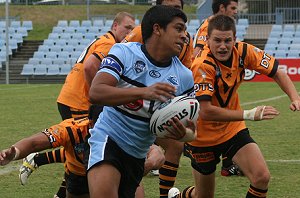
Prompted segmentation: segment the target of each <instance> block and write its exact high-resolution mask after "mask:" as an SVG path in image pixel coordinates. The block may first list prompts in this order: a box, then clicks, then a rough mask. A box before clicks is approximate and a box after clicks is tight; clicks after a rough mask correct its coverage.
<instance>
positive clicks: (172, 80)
mask: <svg viewBox="0 0 300 198" xmlns="http://www.w3.org/2000/svg"><path fill="white" fill-rule="evenodd" d="M167 81H169V83H171V85H174V86H178V85H179V82H178V79H177V77H176V76H169V77H168V78H167Z"/></svg>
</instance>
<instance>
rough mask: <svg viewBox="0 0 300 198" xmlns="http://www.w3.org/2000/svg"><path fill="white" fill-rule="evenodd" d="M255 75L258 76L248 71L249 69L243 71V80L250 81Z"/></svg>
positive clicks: (252, 71) (255, 72)
mask: <svg viewBox="0 0 300 198" xmlns="http://www.w3.org/2000/svg"><path fill="white" fill-rule="evenodd" d="M256 74H258V72H257V71H254V70H250V69H245V76H244V80H252V79H253V78H254V77H255V75H256Z"/></svg>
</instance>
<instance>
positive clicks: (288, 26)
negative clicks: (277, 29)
mask: <svg viewBox="0 0 300 198" xmlns="http://www.w3.org/2000/svg"><path fill="white" fill-rule="evenodd" d="M283 31H284V32H295V26H294V25H293V24H286V25H284V27H283Z"/></svg>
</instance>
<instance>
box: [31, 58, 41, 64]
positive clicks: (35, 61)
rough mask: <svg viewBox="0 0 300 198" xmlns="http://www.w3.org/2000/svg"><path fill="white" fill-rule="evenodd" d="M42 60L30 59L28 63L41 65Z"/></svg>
mask: <svg viewBox="0 0 300 198" xmlns="http://www.w3.org/2000/svg"><path fill="white" fill-rule="evenodd" d="M40 60H41V59H40V58H30V59H29V61H28V64H31V65H38V64H40V63H41V62H40Z"/></svg>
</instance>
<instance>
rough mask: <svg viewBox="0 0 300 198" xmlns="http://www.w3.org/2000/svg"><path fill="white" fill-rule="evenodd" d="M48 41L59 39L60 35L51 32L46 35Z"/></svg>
mask: <svg viewBox="0 0 300 198" xmlns="http://www.w3.org/2000/svg"><path fill="white" fill-rule="evenodd" d="M48 39H60V34H58V33H53V32H51V33H50V34H49V35H48Z"/></svg>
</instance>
